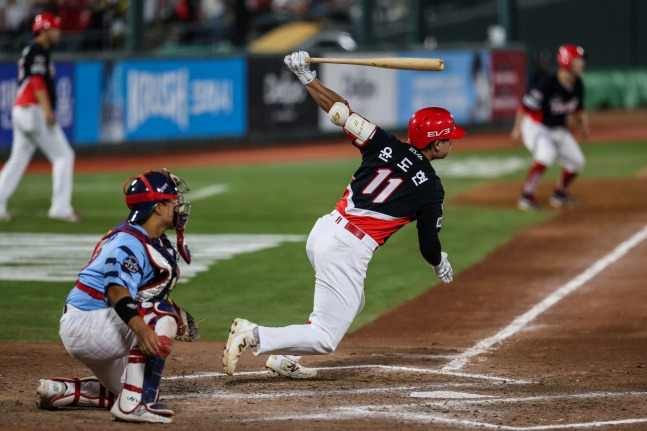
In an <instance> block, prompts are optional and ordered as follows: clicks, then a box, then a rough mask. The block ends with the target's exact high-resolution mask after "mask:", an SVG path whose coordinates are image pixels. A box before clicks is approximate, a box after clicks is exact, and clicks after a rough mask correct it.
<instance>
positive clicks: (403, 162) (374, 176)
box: [336, 128, 445, 264]
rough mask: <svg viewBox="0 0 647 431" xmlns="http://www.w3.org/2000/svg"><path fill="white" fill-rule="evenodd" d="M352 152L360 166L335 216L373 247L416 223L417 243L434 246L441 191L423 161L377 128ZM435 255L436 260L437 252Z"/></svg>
mask: <svg viewBox="0 0 647 431" xmlns="http://www.w3.org/2000/svg"><path fill="white" fill-rule="evenodd" d="M356 146H357V147H358V148H359V150H360V152H361V153H362V164H361V165H360V167H359V168H358V169H357V171H356V172H355V174H354V175H353V178H352V181H351V183H350V184H349V185H348V187H347V188H346V191H345V192H344V196H343V197H342V199H341V200H340V201H339V202H338V203H337V207H336V209H337V211H339V212H340V213H341V214H342V215H344V217H346V218H347V219H348V220H349V221H350V222H352V223H353V224H355V225H356V226H357V227H359V228H360V229H362V230H363V231H364V232H366V233H367V234H368V235H370V236H371V237H372V238H373V239H375V241H377V243H378V244H383V243H384V242H385V241H386V240H387V239H388V238H389V237H390V236H391V235H392V234H393V233H394V232H396V231H397V230H398V229H400V228H401V227H402V226H404V225H406V224H407V223H410V222H411V221H413V220H417V221H418V231H419V236H420V235H422V236H420V238H421V239H422V238H423V237H424V238H427V237H432V238H435V241H437V235H438V231H440V227H441V223H442V217H443V201H444V199H445V191H444V190H443V186H442V184H441V182H440V178H438V176H437V175H436V172H435V171H434V169H433V167H432V166H431V164H430V163H429V160H427V158H426V157H425V156H423V155H422V153H421V152H420V151H419V150H418V149H416V148H415V147H413V146H411V145H409V144H406V143H404V142H402V141H400V140H398V139H397V138H396V137H394V136H393V135H391V134H390V133H387V132H386V131H384V130H382V129H380V128H376V130H375V133H374V134H373V136H372V137H371V138H370V139H368V140H367V141H366V143H365V144H364V145H363V146H359V145H356ZM422 246H423V245H422V244H421V247H422ZM434 248H436V247H434ZM436 251H437V254H438V257H439V256H440V250H435V251H434V254H436V253H435V252H436ZM423 254H424V253H423ZM425 257H426V258H427V256H425ZM433 260H437V259H436V257H434V258H433ZM434 264H437V262H434Z"/></svg>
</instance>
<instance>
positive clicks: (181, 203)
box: [123, 169, 191, 230]
mask: <svg viewBox="0 0 647 431" xmlns="http://www.w3.org/2000/svg"><path fill="white" fill-rule="evenodd" d="M123 190H124V194H125V195H126V205H128V208H130V210H131V211H130V214H129V215H128V221H130V222H131V223H141V222H142V221H144V220H145V219H146V218H148V216H150V215H151V213H152V212H153V210H154V209H155V207H156V206H157V205H159V204H160V203H162V202H173V203H175V214H176V217H175V219H174V227H175V228H176V229H181V230H183V229H184V226H185V225H186V223H187V221H188V218H189V213H190V212H191V202H188V201H186V200H185V199H184V194H185V193H188V192H189V190H190V189H189V186H188V185H187V183H186V182H185V181H184V180H182V179H181V178H179V177H178V176H176V175H174V174H172V173H171V172H170V171H169V170H168V169H162V171H161V172H160V171H148V172H145V173H144V174H142V175H139V176H137V177H131V178H128V179H127V180H126V181H125V182H124V186H123Z"/></svg>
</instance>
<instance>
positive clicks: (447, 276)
mask: <svg viewBox="0 0 647 431" xmlns="http://www.w3.org/2000/svg"><path fill="white" fill-rule="evenodd" d="M433 267H434V272H435V273H436V275H437V276H438V278H440V281H442V282H443V283H445V284H447V283H451V282H452V279H453V275H454V271H453V270H452V266H451V264H450V263H449V261H448V260H447V253H445V252H444V251H443V252H442V253H440V263H439V264H438V265H434V266H433Z"/></svg>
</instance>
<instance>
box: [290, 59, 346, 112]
mask: <svg viewBox="0 0 647 431" xmlns="http://www.w3.org/2000/svg"><path fill="white" fill-rule="evenodd" d="M309 57H310V55H309V54H308V53H307V52H306V51H298V52H293V53H292V54H290V55H286V56H285V59H284V60H283V62H284V63H285V65H286V66H287V67H288V69H290V71H291V72H292V73H294V74H295V75H296V76H297V77H298V78H299V80H300V81H301V83H302V84H303V85H304V86H305V87H306V90H308V93H310V95H311V96H312V98H313V99H314V100H315V102H317V105H319V107H320V108H321V109H323V110H324V111H325V112H329V111H330V108H332V106H333V105H334V104H335V102H342V103H343V102H344V98H343V97H341V96H340V95H339V94H337V93H335V92H334V91H333V90H331V89H330V88H328V87H326V86H325V85H323V84H322V83H321V81H319V80H318V79H317V72H316V71H314V70H310V63H308V62H306V60H305V59H306V58H309Z"/></svg>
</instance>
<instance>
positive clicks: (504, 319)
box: [0, 119, 647, 431]
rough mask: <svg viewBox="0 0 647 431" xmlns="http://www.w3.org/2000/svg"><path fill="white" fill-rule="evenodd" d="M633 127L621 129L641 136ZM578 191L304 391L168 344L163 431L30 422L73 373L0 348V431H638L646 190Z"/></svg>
mask: <svg viewBox="0 0 647 431" xmlns="http://www.w3.org/2000/svg"><path fill="white" fill-rule="evenodd" d="M598 121H601V119H599V120H598ZM605 121H606V119H605ZM597 124H600V125H601V124H602V123H601V122H599V123H595V124H594V126H595V125H597ZM615 124H618V123H615ZM632 124H633V125H628V126H627V127H624V128H623V130H624V131H626V130H629V129H632V130H640V129H639V127H638V126H636V124H634V123H632ZM598 130H601V128H598ZM636 133H638V135H637V136H638V137H642V138H644V137H645V136H647V131H646V130H645V129H644V128H643V129H642V132H636ZM600 135H602V133H601V132H600ZM598 136H599V135H598ZM627 139H638V138H627ZM502 140H505V136H501V135H499V136H498V137H497V138H496V139H495V140H494V142H493V143H492V145H497V144H498V143H500V141H502ZM483 142H485V139H484V141H483ZM508 144H509V143H507V144H506V145H508ZM317 148H320V149H321V151H323V149H322V148H321V147H317ZM319 156H320V155H318V157H319ZM232 157H233V156H232ZM147 162H148V163H150V162H151V161H150V160H148V161H147ZM230 162H231V161H230ZM138 167H139V166H138ZM547 181H548V180H547ZM549 187H550V184H549V183H548V182H546V183H542V184H541V188H540V190H539V196H540V197H543V198H544V199H545V197H546V196H548V193H549ZM576 190H577V193H578V195H579V196H581V197H582V199H583V201H584V205H583V206H582V207H580V208H577V209H573V210H565V211H556V210H551V211H554V217H553V218H551V219H550V220H549V221H547V222H545V223H542V224H540V225H537V226H533V227H530V228H528V229H526V230H525V231H523V232H522V233H521V234H520V235H518V236H517V237H515V238H514V239H512V240H511V241H510V242H508V243H507V244H504V245H502V246H501V247H499V248H498V249H496V250H495V251H493V252H492V253H491V254H490V255H489V256H487V258H486V259H485V260H483V261H482V262H480V263H478V264H476V265H474V266H473V267H471V268H468V269H466V270H464V271H463V272H461V273H460V274H459V275H458V276H456V277H455V280H454V282H453V283H452V284H451V285H450V286H438V287H437V288H434V289H431V290H429V291H428V292H426V293H425V294H423V295H422V296H420V297H418V298H416V299H414V300H411V301H409V302H407V303H405V304H403V305H402V306H400V307H398V308H397V309H395V310H392V311H391V312H389V313H388V314H386V315H384V316H383V317H381V318H380V319H378V320H377V321H375V322H373V323H371V324H369V325H367V326H365V327H363V328H362V329H360V330H358V331H356V332H354V333H353V334H350V335H349V336H347V337H346V338H345V339H344V340H343V341H342V343H341V345H340V347H339V349H338V350H337V352H335V353H334V354H332V355H329V356H323V357H308V358H304V361H303V362H304V364H305V365H307V366H314V367H318V368H320V371H319V377H318V378H317V379H315V380H311V381H288V380H285V379H282V378H278V377H277V376H274V375H271V374H270V373H268V372H266V371H264V370H263V362H264V358H257V357H254V356H252V355H251V354H250V353H246V354H245V355H244V356H243V357H242V358H241V361H240V363H239V368H238V371H240V373H239V374H238V375H236V376H234V377H226V376H224V375H222V373H221V371H222V370H221V359H220V355H221V353H222V348H223V347H224V341H213V342H203V341H199V342H196V343H178V344H177V347H176V350H175V352H174V353H173V355H172V356H171V357H170V358H169V361H168V364H167V369H166V370H165V379H164V380H163V383H162V399H161V401H162V402H165V403H167V404H168V405H170V406H171V407H173V408H174V409H175V412H176V418H175V420H174V424H173V425H171V426H152V425H143V426H140V425H132V424H123V423H116V422H113V421H112V420H111V417H110V415H109V413H107V412H106V411H102V410H83V409H70V410H61V411H56V412H48V411H42V410H38V409H37V408H36V395H35V389H36V383H37V382H38V379H39V378H44V377H51V376H56V375H63V376H84V375H85V371H84V369H83V367H81V366H80V365H78V364H77V363H75V362H74V361H73V360H72V359H71V358H70V357H69V356H68V355H67V353H66V352H65V350H64V349H63V347H62V346H61V345H60V344H57V343H31V344H4V345H2V349H3V351H4V352H5V354H4V355H2V357H0V381H1V382H2V388H3V390H2V392H1V393H0V429H16V430H18V429H20V430H23V429H34V430H36V429H47V430H63V429H65V430H69V429H83V430H88V431H89V430H103V429H117V430H121V429H124V430H132V429H135V428H139V427H145V428H146V429H158V428H159V429H161V428H167V429H171V428H172V429H181V430H211V429H250V430H251V429H254V430H256V429H257V430H263V431H268V430H292V429H298V430H330V429H340V430H351V429H352V430H368V429H370V430H373V431H376V430H394V429H398V430H399V429H411V430H472V429H479V430H482V429H505V430H530V429H532V430H553V429H590V428H595V429H618V430H644V429H647V369H646V366H647V359H646V358H647V313H646V312H645V304H647V290H646V289H645V288H644V284H645V282H644V279H645V276H647V271H646V270H645V263H644V262H645V260H646V259H647V239H646V237H647V199H645V197H647V195H646V192H645V191H646V190H647V178H644V177H640V178H636V179H631V180H605V181H580V182H579V183H577V189H576ZM517 194H518V185H514V184H512V185H511V184H507V183H488V184H486V185H483V186H482V187H480V188H477V189H474V190H470V191H468V192H467V193H464V194H462V195H460V196H458V197H456V198H455V200H454V201H453V202H448V205H451V204H453V203H460V204H470V205H477V206H478V205H482V206H508V207H509V206H511V205H512V203H513V202H514V201H515V199H516V196H517ZM369 270H370V269H369ZM306 288H308V289H311V286H307V287H306ZM370 298H371V294H370V286H367V301H370V300H371V299H370ZM232 317H234V316H232ZM226 330H227V328H223V337H224V335H225V334H226Z"/></svg>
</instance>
